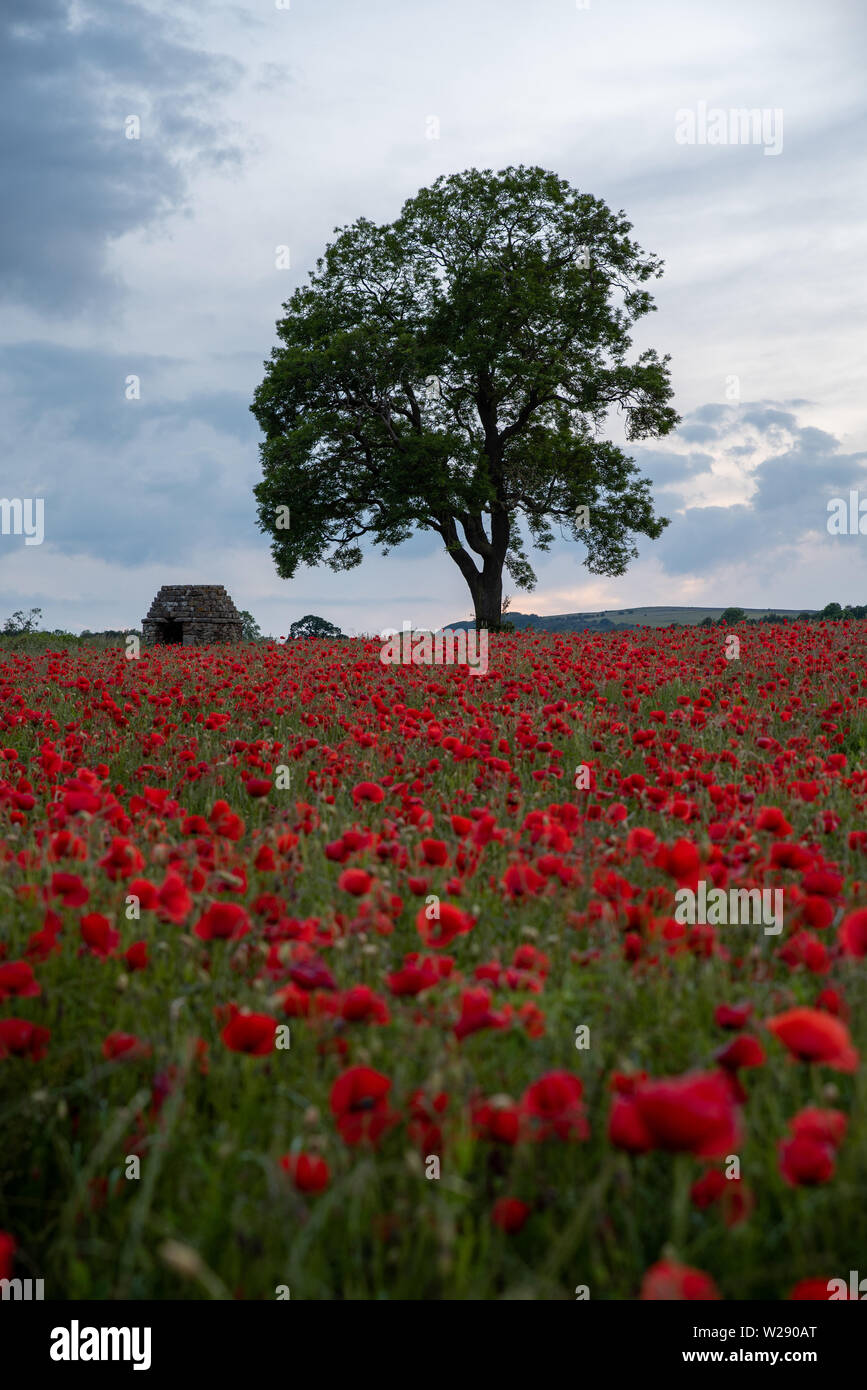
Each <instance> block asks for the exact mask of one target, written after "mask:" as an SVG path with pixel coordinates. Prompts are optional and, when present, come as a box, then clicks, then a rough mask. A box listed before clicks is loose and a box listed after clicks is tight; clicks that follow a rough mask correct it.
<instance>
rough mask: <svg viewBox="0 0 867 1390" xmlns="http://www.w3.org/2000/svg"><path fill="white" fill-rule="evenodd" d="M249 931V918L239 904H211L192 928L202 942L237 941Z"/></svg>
mask: <svg viewBox="0 0 867 1390" xmlns="http://www.w3.org/2000/svg"><path fill="white" fill-rule="evenodd" d="M250 930H251V926H250V918H249V917H248V916H247V913H246V912H245V910H244V908H243V907H241V905H240V903H213V904H212V905H211V906H210V907H209V908H208V909H207V910H206V911H205V912H203V913H202V915H201V917H200V918H199V920H198V922H197V923H196V925H195V926H194V927H193V931H194V932H195V934H196V936H198V937H199V938H200V939H201V940H202V941H237V940H239V939H240V937H242V936H246V935H247V933H248V932H249V931H250Z"/></svg>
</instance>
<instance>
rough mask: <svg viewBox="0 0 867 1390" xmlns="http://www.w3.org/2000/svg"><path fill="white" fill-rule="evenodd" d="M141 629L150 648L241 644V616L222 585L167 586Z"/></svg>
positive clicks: (156, 600)
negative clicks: (172, 645)
mask: <svg viewBox="0 0 867 1390" xmlns="http://www.w3.org/2000/svg"><path fill="white" fill-rule="evenodd" d="M141 626H142V639H143V641H144V642H145V644H146V645H147V646H153V645H154V644H155V643H161V644H166V643H175V642H177V643H180V644H182V645H183V646H185V647H201V646H203V645H205V644H206V643H209V642H240V641H241V615H240V613H239V612H238V610H237V608H236V607H235V605H234V603H233V602H232V600H231V599H230V598H229V595H228V594H227V593H226V590H225V589H224V588H223V586H222V584H164V585H163V587H162V588H161V589H160V591H159V593H158V594H157V596H156V598H155V599H154V601H153V603H152V604H151V606H150V612H149V613H148V615H147V617H146V618H143V619H142V625H141Z"/></svg>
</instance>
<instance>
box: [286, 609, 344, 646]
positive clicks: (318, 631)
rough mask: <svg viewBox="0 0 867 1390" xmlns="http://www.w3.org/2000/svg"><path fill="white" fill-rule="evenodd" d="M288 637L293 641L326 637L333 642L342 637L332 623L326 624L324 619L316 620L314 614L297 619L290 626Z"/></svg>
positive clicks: (338, 629)
mask: <svg viewBox="0 0 867 1390" xmlns="http://www.w3.org/2000/svg"><path fill="white" fill-rule="evenodd" d="M289 636H290V637H291V638H292V640H293V641H295V639H296V638H297V637H328V638H331V640H332V641H333V640H334V639H335V638H337V637H342V636H343V633H342V632H341V631H340V628H339V627H335V626H334V624H333V623H329V622H326V621H325V619H324V618H317V617H316V615H315V614H314V613H308V614H307V615H306V617H303V618H299V619H298V621H297V622H294V623H293V624H292V626H291V627H290V629H289Z"/></svg>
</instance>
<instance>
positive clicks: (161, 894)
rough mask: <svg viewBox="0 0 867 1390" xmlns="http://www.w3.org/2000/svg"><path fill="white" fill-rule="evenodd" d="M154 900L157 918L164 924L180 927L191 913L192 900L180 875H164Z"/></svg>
mask: <svg viewBox="0 0 867 1390" xmlns="http://www.w3.org/2000/svg"><path fill="white" fill-rule="evenodd" d="M130 890H132V884H130ZM156 898H157V900H156V904H155V905H156V907H157V909H158V912H159V916H160V917H161V918H162V919H163V920H164V921H166V922H173V923H174V924H175V926H178V927H179V926H181V925H182V923H184V922H185V921H186V920H187V917H188V916H189V915H190V912H191V911H192V907H193V899H192V896H191V894H190V890H189V888H188V887H187V885H186V884H185V883H184V880H183V879H182V878H181V876H180V874H176V873H168V874H166V878H165V882H164V883H163V884H162V885H161V886H160V887H159V889H158V890H157V895H156ZM142 906H145V904H144V903H143V904H142Z"/></svg>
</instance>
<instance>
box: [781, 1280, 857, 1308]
mask: <svg viewBox="0 0 867 1390" xmlns="http://www.w3.org/2000/svg"><path fill="white" fill-rule="evenodd" d="M831 1282H832V1281H831V1280H830V1279H802V1280H801V1282H800V1283H799V1284H796V1285H795V1287H794V1288H793V1289H792V1292H791V1293H790V1294H789V1298H790V1300H795V1301H801V1302H805V1301H806V1302H810V1303H827V1302H828V1300H829V1299H830V1297H831V1290H830V1287H829V1285H830V1284H831ZM845 1296H846V1298H848V1297H849V1293H848V1290H847V1292H846V1295H845ZM841 1301H842V1300H841Z"/></svg>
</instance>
